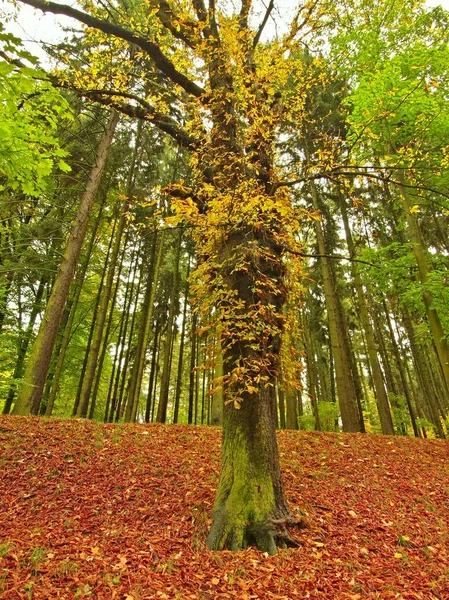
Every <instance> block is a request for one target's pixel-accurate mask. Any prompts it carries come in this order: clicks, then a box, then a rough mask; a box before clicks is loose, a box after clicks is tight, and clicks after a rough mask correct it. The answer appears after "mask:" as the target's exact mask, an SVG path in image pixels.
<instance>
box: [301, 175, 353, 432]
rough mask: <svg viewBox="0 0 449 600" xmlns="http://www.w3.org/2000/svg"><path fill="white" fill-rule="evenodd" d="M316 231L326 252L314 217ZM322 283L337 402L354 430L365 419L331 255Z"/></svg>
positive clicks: (344, 420)
mask: <svg viewBox="0 0 449 600" xmlns="http://www.w3.org/2000/svg"><path fill="white" fill-rule="evenodd" d="M309 187H310V193H311V196H312V202H313V206H314V208H316V209H317V210H319V209H320V203H319V198H318V192H317V189H316V186H315V183H314V182H313V181H311V182H310V184H309ZM314 226H315V233H316V237H317V243H318V252H319V253H320V254H322V255H326V254H327V252H326V244H325V239H324V232H323V226H322V223H321V221H314ZM320 262H321V267H322V273H323V287H324V295H325V299H326V306H327V312H328V318H329V337H330V340H331V346H332V354H333V358H334V364H335V379H336V383H337V396H338V404H339V407H340V413H341V420H342V424H343V431H346V432H355V431H361V430H362V423H361V419H360V413H359V408H358V403H357V395H356V389H355V385H354V379H353V374H352V365H351V360H350V357H349V354H348V344H346V343H345V338H346V336H347V332H346V331H345V330H344V329H343V328H342V323H341V319H340V316H341V311H340V310H339V307H338V306H337V303H338V302H339V300H338V297H337V290H336V283H335V280H334V277H333V273H332V269H331V266H330V263H329V259H328V258H326V257H325V256H323V257H322V258H320Z"/></svg>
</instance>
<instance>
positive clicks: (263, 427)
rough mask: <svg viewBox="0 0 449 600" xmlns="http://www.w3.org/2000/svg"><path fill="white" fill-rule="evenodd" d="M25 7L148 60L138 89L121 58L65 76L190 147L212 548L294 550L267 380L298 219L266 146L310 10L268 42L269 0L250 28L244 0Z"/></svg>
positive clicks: (283, 106) (189, 204) (184, 192)
mask: <svg viewBox="0 0 449 600" xmlns="http://www.w3.org/2000/svg"><path fill="white" fill-rule="evenodd" d="M26 3H28V4H30V5H31V6H34V7H35V8H39V9H41V10H43V11H44V12H53V13H57V14H65V15H68V16H71V17H73V18H75V19H77V20H78V21H80V22H81V23H84V24H85V25H86V26H87V27H88V28H90V29H87V30H86V35H88V36H90V41H91V42H92V40H93V38H94V37H95V36H97V38H96V41H97V42H99V41H101V39H100V38H101V36H103V39H104V35H106V36H114V37H115V38H116V39H117V40H119V41H121V43H118V42H117V45H118V48H119V50H121V51H122V52H123V53H124V48H125V47H128V46H129V47H130V48H131V50H130V51H129V52H128V54H129V55H134V58H135V57H136V55H137V56H138V57H141V56H142V55H144V57H145V60H146V61H150V62H149V68H148V72H147V73H146V76H147V77H148V76H152V75H153V74H154V75H155V78H156V80H158V81H156V83H153V82H151V81H149V80H147V82H145V85H143V84H139V83H138V82H137V80H136V74H135V72H133V73H132V74H131V69H130V70H128V69H127V64H124V63H123V62H122V63H121V64H120V65H115V67H114V65H113V64H112V63H111V64H109V65H108V83H109V85H108V84H106V81H105V87H104V88H101V89H99V87H98V82H99V81H100V82H102V81H103V79H102V78H101V77H99V76H98V72H97V76H96V77H92V78H91V79H90V80H89V76H88V73H84V72H83V73H74V77H73V78H72V80H71V81H69V82H67V84H68V85H71V86H77V87H78V89H79V88H80V84H82V90H81V91H82V93H84V94H85V95H88V96H89V97H90V98H91V99H95V100H97V101H100V102H102V103H103V104H107V105H110V106H112V107H114V108H115V109H116V110H118V111H121V112H123V113H125V114H128V115H130V116H133V117H139V118H144V119H146V120H148V121H150V122H152V123H153V124H154V125H155V126H156V127H158V128H160V129H161V130H162V131H164V132H165V133H167V134H168V135H170V136H172V137H173V138H174V139H175V140H176V141H177V142H178V144H180V145H181V146H182V147H184V148H187V149H188V150H189V151H190V154H191V168H192V171H193V182H192V184H191V185H189V186H187V185H178V186H173V189H172V194H173V195H174V196H175V197H176V198H177V200H176V204H175V210H176V212H177V217H176V218H175V219H174V220H173V222H175V223H177V222H178V221H180V220H183V221H188V222H189V223H190V224H191V225H193V226H194V238H195V240H196V242H197V251H198V256H199V265H200V266H199V268H198V269H197V271H196V277H195V283H194V287H195V288H196V290H195V291H196V297H197V298H198V301H199V310H200V311H201V312H202V314H203V315H212V316H213V323H212V324H211V325H210V327H215V329H216V331H217V332H219V335H220V342H221V346H222V349H223V377H222V381H221V385H222V386H223V387H224V397H225V410H224V427H223V458H222V470H221V476H220V481H219V486H218V492H217V498H216V503H215V507H214V514H213V517H214V521H213V525H212V528H211V531H210V533H209V537H208V545H209V547H210V548H214V549H220V548H231V549H239V548H243V547H245V546H247V545H248V544H252V543H254V544H256V545H257V546H258V547H259V548H260V549H262V550H264V551H268V552H271V553H274V552H275V551H276V547H277V545H279V544H294V543H295V542H294V540H293V538H292V537H291V536H290V534H289V532H288V529H287V526H288V525H290V524H296V519H295V518H294V516H293V514H292V512H291V511H290V509H289V507H288V504H287V502H286V499H285V497H284V492H283V487H282V482H281V475H280V468H279V457H278V450H277V442H276V435H275V422H276V421H275V387H274V386H275V380H276V377H277V376H278V375H279V370H280V366H279V362H280V361H279V356H280V346H281V334H282V331H283V327H284V321H285V317H284V314H283V309H284V305H285V303H286V299H287V295H288V278H289V277H290V278H293V277H295V273H294V271H295V268H296V260H295V259H293V258H292V257H291V258H290V260H288V261H286V260H283V256H284V253H285V252H286V251H287V250H288V251H294V250H295V249H296V248H297V242H296V234H297V232H298V229H299V220H298V218H297V216H296V215H295V213H294V211H293V208H292V203H291V197H290V193H289V191H287V188H285V187H283V186H282V185H280V170H279V167H278V166H277V165H276V160H275V157H276V149H275V145H274V141H275V134H276V130H277V128H278V127H279V125H280V123H281V122H286V119H285V117H286V114H288V115H289V117H290V119H291V120H292V123H293V122H294V124H295V127H296V126H298V122H299V121H300V119H301V115H302V109H303V101H304V98H303V96H301V95H298V94H296V93H292V92H289V88H288V87H287V85H286V83H287V80H288V79H289V78H291V77H294V78H297V79H301V77H302V73H303V69H302V66H301V61H300V60H295V59H293V58H291V57H293V56H295V55H298V54H299V53H298V51H297V50H298V48H299V46H300V42H299V35H298V32H299V31H300V29H301V28H303V31H302V32H301V35H302V34H303V33H305V31H306V30H308V28H309V27H310V20H311V19H312V16H311V12H312V7H311V6H307V5H306V6H304V7H302V8H301V9H300V10H298V11H297V14H296V15H295V17H294V20H293V24H292V27H291V30H290V32H289V34H288V35H287V36H285V38H284V39H283V40H282V41H276V42H273V43H267V44H265V43H261V37H262V34H263V31H264V28H265V26H266V24H267V22H268V19H269V18H270V14H271V12H272V10H273V7H274V2H273V1H272V2H270V3H269V5H268V8H267V9H266V11H265V13H264V15H262V16H261V18H260V20H259V22H258V23H256V18H255V15H254V14H253V11H252V8H253V7H252V2H250V1H246V0H245V1H243V2H242V4H241V7H240V9H239V10H238V11H233V10H231V7H230V6H227V5H225V6H223V7H218V6H216V5H215V3H214V2H210V3H209V6H208V7H206V5H205V4H204V3H203V1H202V0H193V1H192V2H186V3H180V4H179V5H177V6H176V8H175V6H174V5H170V4H169V3H167V2H154V3H150V4H149V5H148V6H147V7H145V9H144V8H143V7H138V10H136V11H135V12H133V17H132V18H130V16H129V15H127V14H126V13H127V8H126V7H123V6H120V7H118V6H114V5H112V4H111V5H110V9H108V10H105V9H104V8H102V7H101V6H100V5H99V6H98V7H94V6H92V5H91V4H89V12H83V11H80V10H77V9H74V8H72V7H70V6H66V5H61V4H56V3H52V2H43V1H41V0H31V1H27V2H26ZM119 8H120V10H119ZM134 8H137V7H133V8H132V9H131V7H130V8H129V10H130V11H131V10H134ZM86 10H87V5H86ZM109 15H113V16H112V17H111V16H109ZM253 22H254V23H256V24H255V25H253V24H252V23H253ZM144 30H145V31H148V32H149V33H148V35H147V36H144V35H142V34H141V33H140V32H141V31H144ZM92 31H94V33H92ZM288 57H290V58H289V60H287V58H288ZM128 64H130V63H128ZM94 67H95V65H94ZM114 69H115V72H114ZM93 70H95V69H93ZM119 74H120V75H121V77H120V76H119ZM111 84H112V86H114V87H112V86H111ZM158 84H159V88H158V87H157V86H158ZM296 87H298V86H296ZM145 88H146V89H145ZM152 88H153V89H152ZM158 89H159V90H162V91H159V93H158ZM290 89H292V88H290ZM284 90H285V92H284ZM145 92H146V93H145ZM180 107H181V108H182V116H181V117H180V116H179V113H180ZM186 115H187V117H188V118H187V119H186V118H185V117H186ZM183 121H184V124H183Z"/></svg>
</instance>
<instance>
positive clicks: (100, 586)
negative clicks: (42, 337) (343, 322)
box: [0, 416, 449, 600]
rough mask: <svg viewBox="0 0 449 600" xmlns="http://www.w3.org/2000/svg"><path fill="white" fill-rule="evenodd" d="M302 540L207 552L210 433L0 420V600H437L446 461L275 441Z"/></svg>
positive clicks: (369, 442) (353, 437)
mask: <svg viewBox="0 0 449 600" xmlns="http://www.w3.org/2000/svg"><path fill="white" fill-rule="evenodd" d="M278 439H279V446H280V454H281V462H282V470H283V477H284V484H285V489H286V494H287V498H288V501H289V503H290V506H291V508H292V510H293V511H294V512H295V514H296V515H297V516H298V517H302V518H303V520H304V522H305V524H306V527H305V528H304V529H301V530H298V531H297V532H295V536H296V537H297V539H298V540H299V542H300V547H299V548H297V549H288V550H280V551H279V553H278V555H277V556H274V557H271V556H268V555H264V554H262V553H260V552H258V551H257V550H255V549H251V548H250V549H248V550H245V551H243V552H239V553H231V552H209V551H208V550H207V549H206V547H205V536H206V533H207V530H208V528H209V526H210V514H211V510H212V505H213V501H214V494H215V489H216V486H217V482H218V476H219V464H220V440H221V432H220V430H219V429H216V428H209V427H189V426H182V425H180V426H178V425H176V426H164V425H121V424H107V425H103V424H99V423H94V422H91V421H81V420H58V419H50V420H47V419H39V418H25V417H12V416H1V417H0V599H1V600H15V599H18V600H19V599H20V600H29V599H33V600H49V599H51V600H56V599H61V600H70V599H72V598H74V599H82V598H90V599H95V600H115V599H117V600H148V599H156V600H164V599H170V600H172V599H173V600H178V599H185V600H187V599H192V600H193V599H198V600H213V599H226V598H228V599H233V598H237V599H239V600H251V599H262V600H264V599H267V600H268V599H273V598H276V599H279V600H281V599H286V600H287V599H289V600H290V599H293V600H294V599H296V598H298V599H308V598H310V599H322V600H324V599H328V600H363V599H389V598H392V599H394V598H396V599H399V600H446V599H448V598H449V558H448V535H449V533H448V519H449V461H448V458H449V454H448V449H449V446H448V444H447V442H443V441H437V440H416V439H412V438H404V437H395V438H389V437H384V436H374V435H359V434H330V433H326V434H324V433H316V432H295V431H282V432H280V433H279V436H278Z"/></svg>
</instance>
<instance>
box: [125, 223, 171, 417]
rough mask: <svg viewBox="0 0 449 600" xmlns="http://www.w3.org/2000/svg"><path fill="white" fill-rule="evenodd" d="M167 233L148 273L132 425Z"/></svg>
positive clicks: (129, 413) (129, 407) (131, 394)
mask: <svg viewBox="0 0 449 600" xmlns="http://www.w3.org/2000/svg"><path fill="white" fill-rule="evenodd" d="M164 242H165V231H162V233H161V234H160V235H159V236H158V239H157V238H156V239H155V241H154V244H153V251H154V254H153V259H152V261H151V262H152V263H153V265H152V266H153V268H152V269H151V270H150V273H148V279H147V286H146V290H145V296H144V300H143V304H142V311H141V322H140V327H139V338H138V340H137V349H136V356H135V359H134V364H133V368H132V370H131V377H130V384H129V389H128V398H127V404H126V411H125V421H126V422H128V423H130V422H131V423H132V422H133V421H134V420H135V418H136V414H137V408H138V405H139V400H140V389H141V385H142V377H143V372H144V369H145V361H146V355H147V349H148V344H149V341H150V334H151V327H152V325H153V312H154V304H155V299H156V291H157V286H158V282H159V272H160V268H161V264H162V256H163V253H164Z"/></svg>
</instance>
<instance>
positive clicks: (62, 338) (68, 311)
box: [41, 186, 109, 417]
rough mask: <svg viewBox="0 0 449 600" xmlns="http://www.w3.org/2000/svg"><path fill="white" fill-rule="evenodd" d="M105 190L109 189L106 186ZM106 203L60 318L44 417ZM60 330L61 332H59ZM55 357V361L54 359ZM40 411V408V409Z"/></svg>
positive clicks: (49, 408) (58, 379) (56, 384)
mask: <svg viewBox="0 0 449 600" xmlns="http://www.w3.org/2000/svg"><path fill="white" fill-rule="evenodd" d="M106 189H109V186H107V188H106ZM105 201H106V194H105V195H104V198H103V201H102V203H101V205H100V209H99V211H98V215H97V217H96V219H95V222H94V224H93V227H92V232H91V235H90V238H89V242H88V244H87V249H86V253H85V256H84V258H83V261H82V265H81V267H80V269H79V271H78V274H77V276H76V277H75V280H74V282H73V286H72V291H71V297H70V299H69V300H68V302H67V304H66V306H65V309H64V315H63V317H62V321H61V326H60V329H59V332H58V338H59V339H58V340H57V342H56V346H55V350H54V352H53V357H52V363H53V364H54V367H50V372H49V374H48V377H47V381H46V384H45V387H46V392H45V393H44V398H43V404H44V408H45V416H46V417H49V416H51V414H52V412H53V408H54V404H55V400H56V396H57V394H58V392H59V385H60V382H61V376H62V371H63V367H64V362H65V357H66V353H67V348H68V346H69V342H70V336H71V332H72V327H73V322H74V320H75V314H76V308H77V306H78V301H79V299H80V296H81V290H82V287H83V283H84V280H85V278H86V273H87V269H88V266H89V260H90V257H91V254H92V250H93V247H94V244H95V239H96V235H97V231H98V227H99V225H100V222H101V217H102V214H103V209H104V205H105ZM61 330H62V331H61ZM56 357H57V359H56ZM41 410H42V407H41Z"/></svg>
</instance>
